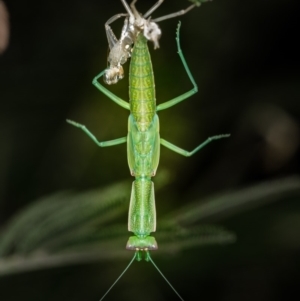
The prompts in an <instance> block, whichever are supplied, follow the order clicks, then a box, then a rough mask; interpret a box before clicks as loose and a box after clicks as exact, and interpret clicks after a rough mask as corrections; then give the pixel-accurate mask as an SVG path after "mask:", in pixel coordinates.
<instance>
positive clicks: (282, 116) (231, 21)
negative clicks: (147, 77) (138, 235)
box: [0, 0, 300, 301]
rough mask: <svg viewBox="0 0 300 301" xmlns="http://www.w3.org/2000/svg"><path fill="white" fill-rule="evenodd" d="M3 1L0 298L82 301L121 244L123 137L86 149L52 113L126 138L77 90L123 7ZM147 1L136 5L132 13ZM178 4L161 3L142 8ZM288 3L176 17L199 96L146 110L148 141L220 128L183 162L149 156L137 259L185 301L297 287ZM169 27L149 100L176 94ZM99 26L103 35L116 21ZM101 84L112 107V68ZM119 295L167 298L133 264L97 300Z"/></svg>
mask: <svg viewBox="0 0 300 301" xmlns="http://www.w3.org/2000/svg"><path fill="white" fill-rule="evenodd" d="M2 2H3V1H2ZM2 2H1V3H2ZM4 2H5V5H6V7H7V10H8V11H9V15H10V38H9V45H8V47H7V49H6V50H5V52H3V53H2V54H1V57H0V106H1V107H0V141H1V142H2V143H1V147H0V227H1V232H0V233H1V234H0V235H1V237H0V250H1V260H0V271H1V272H0V274H1V275H2V276H1V277H0V300H5V301H10V300H12V301H15V300H19V299H22V300H25V301H26V300H28V301H35V300H37V301H39V300H43V301H47V300H58V301H59V300H64V301H66V300H71V301H79V300H98V299H99V297H100V296H101V294H102V293H104V291H105V290H106V289H107V288H108V287H109V285H110V284H111V283H112V282H113V281H114V280H115V279H116V276H117V275H118V274H119V273H120V271H122V269H123V268H124V267H125V265H126V262H128V260H129V259H130V256H131V255H130V252H128V251H126V250H124V245H125V243H126V240H127V238H128V234H129V233H128V232H127V230H126V229H127V228H126V213H127V210H128V209H127V207H128V198H129V194H130V185H131V184H130V181H132V179H130V178H129V171H128V166H127V162H126V148H125V146H124V147H122V146H116V147H112V148H110V149H99V148H97V147H96V146H95V145H94V144H93V143H92V142H91V141H90V140H89V139H88V138H87V137H85V135H83V134H82V133H81V132H80V131H78V130H76V129H74V128H73V127H71V126H69V125H67V124H66V123H65V119H66V118H70V119H72V120H76V121H78V122H80V123H83V124H86V125H87V126H88V128H89V129H90V130H91V131H92V132H93V133H94V134H95V135H96V136H97V138H98V139H99V140H109V139H114V138H118V137H122V136H124V135H125V134H126V131H127V118H128V112H127V111H126V110H122V108H119V107H118V106H116V105H115V104H114V103H112V102H111V101H109V100H108V99H107V98H106V97H105V96H104V95H102V94H101V93H99V91H97V89H95V88H94V87H93V86H92V85H91V80H92V78H93V77H94V76H95V75H96V74H98V73H99V72H100V71H101V70H103V69H104V68H105V66H106V57H107V41H106V36H105V31H104V23H105V22H106V21H107V20H108V19H109V18H110V17H111V16H112V15H115V14H116V13H120V12H123V11H124V9H123V7H122V5H121V2H120V1H119V0H111V1H109V2H105V4H103V3H104V2H103V1H100V0H87V1H80V0H78V1H74V0H72V1H71V0H66V1H37V0H30V1H18V0H15V1H4ZM154 2H155V1H154V0H138V2H137V7H138V9H139V10H140V11H141V12H145V11H147V9H148V8H149V7H151V6H152V5H153V3H154ZM189 4H190V2H188V1H186V0H175V1H171V0H165V1H164V3H163V4H162V5H161V7H160V8H159V10H157V12H155V14H153V17H159V16H162V15H166V14H168V13H170V12H173V11H177V10H179V9H182V8H183V7H186V6H187V5H189ZM299 9H300V3H299V1H296V0H286V1H282V0H265V1H246V2H245V1H239V0H222V1H221V0H215V1H213V2H208V3H203V5H201V6H200V7H199V8H196V9H195V10H193V11H192V12H190V13H189V14H188V15H186V16H182V17H181V18H180V20H181V21H182V27H181V44H182V50H183V52H184V55H185V57H186V59H187V62H188V64H189V66H190V68H191V71H192V73H193V75H194V77H195V79H196V82H197V84H198V87H199V93H197V95H194V96H193V97H191V98H190V99H189V100H188V101H186V102H183V103H181V104H180V105H178V106H176V107H174V108H171V109H169V110H165V111H162V112H160V114H159V116H160V122H161V135H162V137H163V138H166V139H168V140H169V141H170V142H173V143H175V144H176V145H179V146H181V147H183V148H185V149H188V150H190V149H193V148H194V147H195V146H196V145H198V144H199V143H200V142H201V141H203V140H205V139H206V138H207V137H209V136H213V135H216V134H222V133H231V137H230V139H223V140H222V141H221V140H220V141H217V142H214V143H212V144H211V145H209V146H207V147H206V148H205V149H203V151H201V153H199V154H197V155H195V156H193V157H192V158H189V159H187V158H183V157H181V156H178V155H177V154H173V153H172V152H170V151H169V150H167V149H165V148H162V149H161V162H160V166H159V169H158V174H157V176H156V178H155V179H154V181H155V187H156V191H157V193H156V200H157V212H158V230H157V233H156V237H157V239H158V243H159V251H158V252H153V259H154V260H155V262H157V264H158V266H159V267H160V268H161V269H162V271H163V272H164V273H165V274H166V276H167V277H168V278H169V280H170V281H171V282H172V284H173V285H174V287H176V289H177V290H178V291H179V292H180V294H181V295H182V296H183V297H185V299H186V300H194V299H200V298H201V299H204V300H206V299H209V300H231V301H235V300H238V301H240V300H256V301H261V300H272V301H277V300H289V299H291V298H292V295H293V294H295V293H297V290H298V283H299V280H300V275H299V270H300V260H299V250H300V242H299V230H300V225H299V220H300V203H299V190H298V189H299V188H298V187H299V183H298V181H299V178H298V177H297V176H298V175H299V171H300V165H299V138H300V137H299V132H300V130H299V120H300V106H299V95H300V75H299V69H300V68H299V67H300V66H299V62H300V61H299V58H298V57H299V52H300V49H299V45H298V42H297V36H298V33H299V17H298V14H299ZM177 23H178V20H177V19H174V20H168V21H165V22H162V23H161V24H160V26H161V29H162V32H163V35H162V38H161V40H160V49H158V50H156V51H153V46H152V45H151V44H149V48H150V52H151V57H152V62H153V67H154V74H155V80H156V91H157V102H158V103H161V102H164V101H167V100H168V99H171V98H173V97H175V96H177V95H179V94H182V93H184V92H186V91H188V90H189V89H190V88H191V84H190V82H189V80H188V78H187V76H186V74H185V72H184V69H183V67H182V65H181V63H180V60H179V58H178V55H177V53H176V43H175V29H176V26H177ZM114 25H115V26H114V27H113V29H114V31H115V33H116V35H117V36H119V33H120V30H121V26H122V22H121V21H120V22H119V23H118V22H116V24H114ZM1 26H2V25H1ZM1 30H3V27H1V29H0V32H1ZM125 74H128V64H127V65H126V66H125ZM109 88H110V89H111V91H113V92H114V93H115V94H117V95H118V96H120V97H122V98H123V99H125V100H127V99H128V76H126V78H125V79H123V80H122V81H121V82H120V83H119V84H118V85H116V86H112V87H109ZM165 171H169V173H170V174H169V175H164V174H165ZM160 176H161V178H159V177H160ZM164 177H165V178H164ZM168 177H170V178H168ZM124 179H128V182H123V181H124ZM113 183H114V184H113ZM99 187H100V188H99ZM34 200H36V201H34ZM233 233H234V234H233ZM235 236H236V238H237V241H236V243H235V244H223V242H230V241H232V240H233V238H234V237H235ZM222 239H223V240H222ZM213 242H218V243H220V242H222V245H221V246H220V244H217V245H214V244H213ZM204 245H206V246H205V247H203V246H204ZM200 246H201V248H200ZM195 294H197V297H195ZM133 298H143V300H145V301H147V300H173V299H174V298H175V296H174V295H173V292H172V291H170V289H169V288H168V287H167V286H166V285H165V283H164V282H163V280H162V279H161V278H160V277H159V275H157V273H156V271H155V270H154V269H153V267H151V266H150V265H149V264H147V263H144V262H141V263H138V264H134V265H133V266H132V267H131V268H130V270H129V271H128V272H127V274H126V276H124V278H123V279H122V280H121V281H120V282H119V283H118V286H117V287H116V289H115V290H113V291H112V292H111V294H110V295H109V296H107V300H108V299H110V300H132V299H133Z"/></svg>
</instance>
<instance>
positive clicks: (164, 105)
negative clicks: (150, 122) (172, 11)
mask: <svg viewBox="0 0 300 301" xmlns="http://www.w3.org/2000/svg"><path fill="white" fill-rule="evenodd" d="M180 26H181V22H179V23H178V27H177V30H176V42H177V49H178V54H179V57H180V59H181V62H182V64H183V66H184V69H185V71H186V73H187V75H188V77H189V79H190V81H191V82H192V84H193V89H191V90H190V91H188V92H186V93H184V94H182V95H180V96H177V97H175V98H173V99H171V100H169V101H166V102H164V103H162V104H160V105H158V106H157V108H156V110H157V111H161V110H165V109H168V108H170V107H173V106H175V105H176V104H178V103H179V102H181V101H184V100H185V99H187V98H189V97H190V96H192V95H193V94H195V93H197V92H198V86H197V84H196V82H195V80H194V77H193V75H192V73H191V71H190V69H189V67H188V65H187V63H186V60H185V58H184V56H183V53H182V50H181V47H180V38H179V30H180Z"/></svg>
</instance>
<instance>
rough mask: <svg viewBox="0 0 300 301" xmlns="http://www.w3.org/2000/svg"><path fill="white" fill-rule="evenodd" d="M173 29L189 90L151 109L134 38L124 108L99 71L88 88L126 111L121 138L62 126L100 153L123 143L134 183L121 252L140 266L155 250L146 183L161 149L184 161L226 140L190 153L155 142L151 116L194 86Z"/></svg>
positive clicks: (145, 56)
mask: <svg viewBox="0 0 300 301" xmlns="http://www.w3.org/2000/svg"><path fill="white" fill-rule="evenodd" d="M179 28H180V23H179V25H178V29H177V37H176V41H177V48H178V54H179V56H180V59H181V61H182V63H183V66H184V68H185V71H186V72H187V74H188V76H189V78H190V80H191V82H192V84H193V88H192V89H191V90H190V91H188V92H186V93H184V94H182V95H180V96H177V97H175V98H174V99H171V100H169V101H167V102H164V103H162V104H160V105H158V106H156V99H155V85H154V76H153V70H152V64H151V58H150V54H149V50H148V46H147V40H146V39H145V38H144V36H143V35H142V33H140V34H139V36H138V37H137V39H136V42H135V45H134V48H133V52H132V58H131V64H130V72H129V98H130V100H129V103H128V102H126V101H124V100H123V99H121V98H119V97H118V96H116V95H114V94H113V93H111V92H110V91H109V90H108V89H107V88H105V87H104V86H103V85H101V84H100V83H99V81H98V79H99V78H100V77H102V76H103V74H104V73H105V70H104V71H102V72H101V73H100V74H99V75H97V76H96V77H95V78H94V80H93V84H94V85H95V86H96V87H97V88H98V89H99V90H100V91H101V92H102V93H104V94H105V95H107V96H108V97H109V98H110V99H111V100H112V101H114V102H116V103H117V104H118V105H120V106H121V107H123V108H125V109H128V110H130V115H129V119H128V135H127V137H122V138H118V139H115V140H110V141H104V142H99V141H98V140H97V138H96V137H95V136H94V135H93V134H92V133H91V132H90V131H89V130H88V129H87V128H86V127H85V126H84V125H82V124H79V123H76V122H74V121H71V120H67V121H68V122H69V123H70V124H72V125H74V126H76V127H78V128H80V129H82V130H83V131H84V132H85V133H86V134H87V135H88V136H89V137H90V138H91V139H92V140H93V141H94V142H95V143H96V144H97V145H98V146H100V147H108V146H113V145H117V144H121V143H125V142H127V156H128V164H129V168H130V172H131V174H132V176H134V177H135V181H134V182H133V185H132V191H131V197H130V205H129V216H128V230H129V231H130V232H133V233H134V236H131V237H130V238H129V240H128V242H127V245H126V248H127V249H129V250H135V251H136V259H137V260H141V259H142V258H143V253H144V254H145V259H146V260H151V259H150V255H149V252H148V250H155V249H157V243H156V241H155V238H154V237H153V236H151V235H150V233H152V232H154V231H155V230H156V209H155V198H154V184H153V182H152V181H151V177H153V176H154V175H155V173H156V169H157V166H158V163H159V154H160V145H164V146H165V147H167V148H169V149H170V150H172V151H174V152H176V153H178V154H180V155H183V156H186V157H190V156H192V155H193V154H195V153H196V152H198V151H199V150H200V149H202V148H203V147H204V146H206V145H207V144H208V143H210V142H211V141H213V140H217V139H220V138H225V137H229V136H230V135H228V134H225V135H217V136H213V137H210V138H208V139H207V140H205V141H204V142H203V143H201V144H200V145H198V146H197V147H196V148H195V149H194V150H192V151H190V152H189V151H186V150H184V149H182V148H180V147H178V146H176V145H174V144H172V143H170V142H168V141H167V140H165V139H162V138H160V136H159V119H158V116H157V114H156V112H157V111H161V110H164V109H167V108H170V107H172V106H174V105H176V104H178V103H179V102H182V101H184V100H185V99H187V98H189V97H190V96H191V95H193V94H195V93H196V92H197V91H198V88H197V84H196V83H195V80H194V78H193V76H192V74H191V72H190V70H189V68H188V66H187V63H186V61H185V59H184V56H183V54H182V51H181V48H180V41H179ZM143 251H146V252H143Z"/></svg>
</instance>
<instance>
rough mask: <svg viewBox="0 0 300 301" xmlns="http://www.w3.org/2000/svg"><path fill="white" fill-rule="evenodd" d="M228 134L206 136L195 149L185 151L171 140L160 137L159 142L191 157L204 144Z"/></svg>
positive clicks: (225, 136)
mask: <svg viewBox="0 0 300 301" xmlns="http://www.w3.org/2000/svg"><path fill="white" fill-rule="evenodd" d="M229 136H230V134H223V135H217V136H212V137H209V138H207V139H206V140H205V141H204V142H202V143H201V144H200V145H198V146H197V147H196V148H195V149H193V150H192V151H190V152H189V151H187V150H185V149H183V148H180V147H178V146H176V145H175V144H172V143H171V142H169V141H167V140H165V139H160V144H161V145H163V146H165V147H167V148H168V149H170V150H172V151H173V152H175V153H177V154H179V155H182V156H185V157H191V156H192V155H194V154H195V153H196V152H198V151H199V150H200V149H202V148H203V147H204V146H206V145H207V144H208V143H210V142H212V141H213V140H218V139H222V138H227V137H229Z"/></svg>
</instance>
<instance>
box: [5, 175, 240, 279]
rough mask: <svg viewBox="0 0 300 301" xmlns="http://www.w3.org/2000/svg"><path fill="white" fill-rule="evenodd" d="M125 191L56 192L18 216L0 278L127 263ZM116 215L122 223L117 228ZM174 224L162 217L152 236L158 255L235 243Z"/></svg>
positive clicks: (118, 187)
mask: <svg viewBox="0 0 300 301" xmlns="http://www.w3.org/2000/svg"><path fill="white" fill-rule="evenodd" d="M167 178H170V177H169V176H168V173H166V172H163V173H161V174H160V176H159V177H158V179H157V180H158V183H159V184H158V187H157V188H160V187H161V186H162V185H163V184H164V183H166V180H167ZM129 191H130V183H129V182H121V183H118V184H114V185H110V186H109V187H108V188H104V189H100V190H99V189H98V190H93V191H89V192H84V193H80V194H75V193H71V192H65V193H56V194H55V195H52V196H49V197H45V198H42V199H41V200H38V201H36V202H34V203H33V204H31V205H30V206H29V208H27V209H26V210H23V211H21V212H20V214H19V215H16V216H15V217H14V219H13V220H12V221H11V222H10V223H9V224H8V226H7V227H6V229H5V230H4V231H3V233H2V235H1V241H0V256H1V257H2V260H1V261H0V275H1V274H2V275H5V274H10V273H15V272H16V271H17V272H20V271H23V270H27V271H28V270H30V269H37V268H45V266H46V267H49V266H53V265H65V264H70V263H72V264H76V263H78V262H81V261H95V260H106V259H110V260H115V259H117V258H119V257H121V258H123V257H125V258H127V257H128V252H123V249H124V246H125V242H126V237H127V236H128V233H127V232H126V226H127V225H126V223H124V222H126V217H125V214H126V213H127V212H128V199H129V193H128V192H129ZM182 210H183V213H186V214H189V213H191V210H185V209H184V208H182ZM192 210H193V209H192ZM120 216H121V217H122V221H123V223H120V222H119V223H116V221H118V220H120V219H119V217H120ZM178 218H179V216H177V219H178ZM175 221H176V217H171V218H162V222H161V223H159V231H158V232H157V235H155V236H156V237H157V240H158V241H159V242H161V245H162V247H160V252H159V253H161V252H162V253H174V252H178V251H180V250H182V249H184V248H191V247H195V246H197V245H203V244H212V243H228V242H232V241H234V240H235V235H234V234H233V233H230V232H229V231H226V230H224V229H223V228H221V227H218V226H211V225H206V226H204V225H201V226H199V225H198V226H194V227H190V228H185V227H184V224H185V223H186V222H187V221H185V220H184V219H182V220H181V221H180V223H178V222H177V223H176V222H175ZM32 254H35V256H32ZM4 259H5V260H4Z"/></svg>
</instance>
